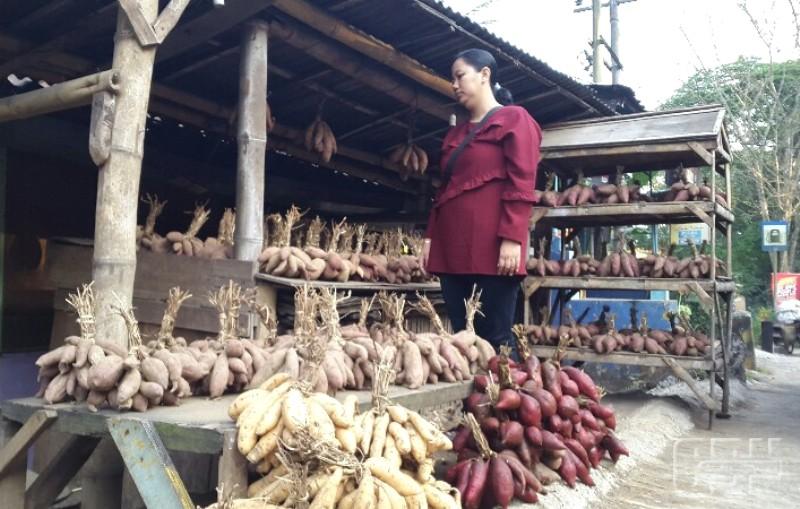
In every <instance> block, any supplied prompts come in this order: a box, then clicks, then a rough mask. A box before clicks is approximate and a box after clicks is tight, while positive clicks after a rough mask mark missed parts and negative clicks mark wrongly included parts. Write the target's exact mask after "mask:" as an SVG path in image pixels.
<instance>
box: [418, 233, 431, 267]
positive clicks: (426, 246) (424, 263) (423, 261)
mask: <svg viewBox="0 0 800 509" xmlns="http://www.w3.org/2000/svg"><path fill="white" fill-rule="evenodd" d="M430 256H431V239H425V240H424V241H423V243H422V256H421V257H420V260H419V264H420V266H421V267H422V270H423V272H426V273H427V272H428V259H429V258H430Z"/></svg>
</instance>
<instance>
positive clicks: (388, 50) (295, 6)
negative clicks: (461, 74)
mask: <svg viewBox="0 0 800 509" xmlns="http://www.w3.org/2000/svg"><path fill="white" fill-rule="evenodd" d="M274 4H275V7H276V8H277V9H279V10H281V11H283V12H284V13H286V14H288V15H290V16H292V17H293V18H296V19H298V20H300V21H302V22H303V23H305V24H307V25H309V26H310V27H312V28H314V29H316V30H318V31H320V32H322V33H323V34H325V35H327V36H328V37H330V38H332V39H335V40H337V41H339V42H340V43H342V44H344V45H345V46H347V47H349V48H351V49H354V50H355V51H358V52H359V53H361V54H363V55H366V56H368V57H370V58H372V59H373V60H375V61H377V62H380V63H382V64H384V65H386V66H388V67H391V68H392V69H394V70H396V71H398V72H400V73H402V74H404V75H405V76H408V77H409V78H411V79H412V80H414V81H416V82H417V83H419V84H421V85H424V86H425V87H427V88H429V89H431V90H434V91H436V92H438V93H440V94H442V95H444V96H446V97H448V98H450V99H453V98H454V94H453V87H452V85H451V84H450V82H449V81H447V80H446V79H444V78H442V77H441V76H439V75H437V74H436V73H435V72H434V71H433V70H432V69H430V68H428V67H426V66H424V65H422V64H421V63H420V62H418V61H416V60H414V59H413V58H411V57H409V56H408V55H406V54H404V53H401V52H399V51H397V50H396V49H395V48H393V47H392V46H391V45H389V44H387V43H385V42H383V41H381V40H379V39H376V38H375V37H372V36H370V35H368V34H366V33H364V32H362V31H361V30H359V29H357V28H355V27H353V26H351V25H348V24H347V23H344V22H342V21H341V20H339V19H338V18H336V17H334V16H331V15H330V14H328V13H326V12H325V11H323V10H322V9H318V8H316V7H314V6H313V5H311V4H310V3H308V2H306V1H304V0H275V2H274Z"/></svg>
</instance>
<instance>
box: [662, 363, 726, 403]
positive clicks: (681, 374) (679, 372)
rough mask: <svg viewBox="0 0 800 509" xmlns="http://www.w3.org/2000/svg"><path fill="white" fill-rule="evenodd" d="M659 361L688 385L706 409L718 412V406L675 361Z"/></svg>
mask: <svg viewBox="0 0 800 509" xmlns="http://www.w3.org/2000/svg"><path fill="white" fill-rule="evenodd" d="M661 360H662V361H663V362H664V364H666V365H667V367H669V368H670V369H671V370H672V372H673V373H675V376H677V377H678V378H680V379H681V380H683V381H684V382H686V385H688V386H689V388H690V389H691V390H692V392H694V393H695V394H696V395H697V397H698V398H700V401H702V402H703V404H704V405H705V406H706V408H708V409H709V410H712V411H716V410H719V404H718V403H717V402H716V401H714V400H713V399H712V398H711V397H710V396H709V395H708V394H706V393H705V392H703V391H702V390H701V389H700V387H698V386H697V381H696V380H695V379H694V378H692V375H690V374H689V372H688V371H686V369H684V368H683V366H681V365H680V364H678V363H677V362H676V361H675V359H671V358H669V357H662V359H661ZM712 378H713V377H712Z"/></svg>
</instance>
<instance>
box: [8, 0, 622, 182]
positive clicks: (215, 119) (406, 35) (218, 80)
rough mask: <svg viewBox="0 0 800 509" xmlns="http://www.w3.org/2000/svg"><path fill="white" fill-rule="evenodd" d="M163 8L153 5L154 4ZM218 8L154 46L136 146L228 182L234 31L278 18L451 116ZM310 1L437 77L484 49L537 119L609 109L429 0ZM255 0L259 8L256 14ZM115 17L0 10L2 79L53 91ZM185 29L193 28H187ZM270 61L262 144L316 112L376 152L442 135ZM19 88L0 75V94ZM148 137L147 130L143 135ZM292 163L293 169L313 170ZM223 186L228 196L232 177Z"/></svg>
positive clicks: (192, 16) (373, 100)
mask: <svg viewBox="0 0 800 509" xmlns="http://www.w3.org/2000/svg"><path fill="white" fill-rule="evenodd" d="M166 4H167V1H165V0H162V1H161V7H162V8H163V7H164V6H165V5H166ZM226 4H227V5H226V6H225V7H223V8H221V9H216V10H215V9H214V8H213V7H212V2H211V1H202V2H191V3H190V4H189V7H188V8H187V10H186V12H185V13H184V15H183V17H182V19H181V22H180V23H179V24H178V26H177V27H176V29H175V31H173V33H172V34H170V36H169V37H168V38H167V40H166V41H165V42H164V44H163V45H162V47H161V48H159V50H158V53H157V57H156V58H157V60H156V66H155V71H154V87H153V94H152V96H151V101H150V115H151V119H150V122H149V123H148V129H149V130H150V132H151V134H149V135H148V140H147V141H148V144H151V143H153V144H155V145H156V146H159V145H160V147H161V148H163V149H165V150H169V151H170V152H172V153H177V154H178V155H182V156H185V157H186V158H188V159H189V160H198V159H200V160H202V161H203V162H204V163H205V164H209V163H210V164H219V165H221V166H224V167H227V171H226V173H225V174H224V175H226V180H227V181H229V182H230V181H231V177H232V171H233V167H235V163H234V161H235V157H236V156H235V142H232V123H231V122H232V112H233V111H235V105H236V101H237V95H238V68H239V58H240V57H239V50H238V46H239V42H240V40H241V37H242V27H243V26H244V24H245V23H246V22H247V21H249V20H253V19H260V20H264V21H267V22H281V23H284V24H285V25H286V26H289V27H291V28H296V29H298V30H301V31H305V32H307V33H310V34H313V35H314V36H316V37H320V38H322V40H323V41H324V42H325V44H326V45H330V46H332V47H335V48H336V49H337V50H338V51H340V52H343V53H344V54H345V55H346V56H347V57H348V58H351V59H353V60H354V61H356V62H358V63H359V64H360V65H362V66H363V69H364V72H370V71H371V70H375V71H378V72H383V73H386V74H388V75H389V76H391V77H392V78H393V79H394V80H395V81H396V83H398V84H400V85H404V86H406V87H410V88H411V89H413V90H415V91H416V93H417V94H418V95H419V96H420V97H425V98H428V99H430V100H432V101H433V102H434V103H438V104H439V105H441V107H443V108H446V109H447V110H449V111H452V110H454V109H455V106H454V104H453V102H452V98H450V97H447V96H445V95H442V94H441V93H438V92H436V91H433V90H431V89H427V88H425V87H424V86H422V85H420V84H418V83H417V82H415V81H413V80H411V79H410V78H408V77H406V76H405V75H403V74H400V73H399V72H396V71H395V70H393V69H391V68H390V67H387V66H384V65H383V64H380V63H377V62H375V61H373V60H370V59H368V58H367V57H365V56H363V55H361V54H359V53H356V52H355V51H353V50H351V49H349V48H346V47H344V46H342V45H340V44H338V43H337V42H336V41H334V40H333V39H329V38H326V37H325V36H324V35H322V34H320V33H319V32H315V31H314V30H313V29H310V28H308V27H304V26H303V25H302V24H301V23H300V22H299V21H298V20H295V19H292V18H291V17H289V16H287V15H286V14H284V13H282V12H281V11H279V10H278V9H276V8H275V7H270V6H269V2H267V1H264V0H247V1H245V0H238V1H234V0H229V1H228V2H227V3H226ZM312 4H313V5H314V6H315V7H317V8H319V9H322V10H324V11H325V12H326V13H327V14H329V15H332V16H334V17H336V18H338V19H340V20H342V21H344V22H346V23H348V24H350V25H352V26H354V27H356V28H358V29H360V30H361V31H363V32H365V33H368V34H370V35H372V36H374V37H376V38H377V39H380V40H381V41H383V42H385V43H388V44H389V45H391V46H393V47H394V48H396V49H397V50H398V51H400V52H402V53H404V54H406V55H408V56H410V57H411V58H413V59H415V60H417V61H419V62H420V63H422V64H423V65H425V66H427V67H428V68H430V69H431V70H432V71H434V72H435V73H436V74H438V75H440V76H443V77H446V76H449V69H450V64H451V61H452V58H453V55H455V54H456V53H457V52H458V51H461V50H463V49H465V48H469V47H482V48H485V49H488V50H489V51H492V52H493V53H494V54H495V56H496V57H497V60H498V64H499V69H498V79H499V81H500V82H502V83H503V85H504V86H506V87H507V88H509V89H510V90H511V91H512V92H513V93H514V95H515V98H516V99H517V102H518V103H520V104H521V105H522V106H524V107H526V108H527V109H528V110H529V111H530V112H531V114H532V115H533V116H534V118H536V119H537V120H538V121H539V122H540V123H541V124H544V125H546V124H550V123H553V122H559V121H564V120H570V119H576V118H591V117H600V116H608V115H613V114H615V111H614V110H613V109H612V107H610V106H609V105H608V104H606V103H605V102H603V101H602V100H601V99H600V98H599V97H598V96H597V95H596V94H595V93H594V92H593V91H592V90H591V89H590V88H588V87H585V86H583V85H581V84H579V83H577V82H575V81H574V80H572V79H570V78H569V77H567V76H565V75H563V74H560V73H558V72H556V71H554V70H553V69H551V68H550V67H548V66H547V65H545V64H544V63H542V62H541V61H539V60H536V59H535V58H533V57H531V56H529V55H527V54H525V53H524V52H522V51H520V50H519V49H517V48H515V47H513V46H511V45H510V44H508V43H507V42H505V41H503V40H501V39H499V38H497V37H495V36H493V35H492V34H491V33H489V32H487V31H486V30H485V29H483V28H482V27H480V26H478V25H476V24H474V23H472V22H471V21H470V20H469V19H467V18H465V17H463V16H461V15H459V14H457V13H455V12H454V11H452V10H450V9H448V8H446V7H444V6H442V5H441V4H440V3H438V2H437V1H435V0H316V1H314V2H312ZM259 5H261V6H263V8H254V6H259ZM259 9H260V10H259ZM250 11H252V12H250ZM239 13H244V14H239ZM116 15H117V2H115V1H113V0H82V1H81V2H75V1H74V0H6V1H4V2H2V3H0V76H6V75H9V74H12V73H13V74H15V75H16V76H17V77H24V76H29V77H31V78H32V79H33V80H44V81H46V82H49V83H55V82H58V81H61V80H64V79H69V78H75V77H78V76H81V75H85V74H88V73H92V72H96V71H98V70H102V69H107V68H109V67H110V63H111V59H112V52H113V36H114V30H115V25H116V22H115V20H116ZM192 23H194V25H192ZM204 23H205V25H204ZM193 26H195V27H204V28H203V29H202V30H200V29H196V30H194V31H188V30H186V27H193ZM269 59H270V73H269V101H270V105H271V107H272V111H273V114H274V115H275V116H276V118H277V120H278V123H279V124H281V126H283V127H285V128H287V130H283V131H276V132H273V133H272V136H273V138H274V139H276V140H278V141H280V142H283V143H284V144H285V145H286V146H296V140H295V139H294V136H295V134H296V131H297V130H302V129H304V128H305V126H307V125H308V124H309V123H310V122H311V121H312V120H313V118H314V117H315V116H316V115H317V114H318V113H319V112H321V113H322V114H323V116H324V117H325V119H326V120H327V121H328V123H329V124H330V125H331V127H332V129H333V131H334V132H335V133H336V136H337V139H338V141H339V145H340V147H342V146H344V147H347V148H350V149H354V150H356V151H360V153H366V154H373V155H380V156H383V155H385V154H387V153H388V151H390V150H391V149H392V148H394V147H395V146H396V145H397V144H399V143H403V142H405V141H406V139H407V138H408V137H409V135H411V136H412V137H413V138H415V139H416V140H418V143H419V144H420V145H422V146H423V148H425V149H426V150H428V152H429V153H430V154H432V155H433V156H434V157H432V160H434V161H435V160H436V157H435V154H437V153H438V148H439V146H440V142H441V137H442V136H443V134H444V132H445V131H446V129H447V122H446V120H443V119H442V118H441V116H436V115H433V114H431V112H430V111H426V110H425V109H423V108H421V107H417V106H416V105H415V104H408V103H404V102H401V101H400V100H398V99H396V98H393V97H392V96H391V94H389V93H388V92H387V90H382V89H380V88H376V87H375V86H374V85H367V84H365V83H364V81H363V80H361V79H359V76H357V75H356V76H354V75H353V74H352V73H347V72H343V71H341V70H339V69H338V68H336V67H335V66H331V65H329V63H328V62H326V61H325V59H320V58H314V57H312V56H310V55H309V54H308V53H307V52H304V51H302V50H300V49H297V48H296V47H294V46H293V45H290V44H288V43H286V42H285V41H284V40H282V39H281V38H277V37H273V38H271V39H270V48H269ZM19 90H21V89H15V88H13V87H11V86H10V85H8V84H7V83H5V80H3V84H2V85H0V96H2V95H9V94H11V93H15V92H18V91H19ZM87 111H88V109H87V108H84V109H81V110H75V111H72V112H68V113H66V114H62V115H60V116H61V117H62V119H70V120H74V121H75V122H76V124H78V125H88V118H89V116H88V114H87ZM155 133H158V135H157V136H153V135H152V134H155ZM209 140H213V143H211V142H210V141H209ZM279 152H280V151H279ZM290 152H291V151H290ZM299 159H300V160H302V157H301V158H299ZM336 159H338V160H339V167H338V169H337V171H338V174H339V175H342V174H345V173H347V172H346V171H343V167H344V169H345V170H346V169H347V167H351V168H352V169H353V170H354V171H353V172H354V173H355V174H356V175H358V177H359V178H363V179H364V180H366V181H370V182H380V183H381V184H384V185H386V186H387V187H388V188H389V189H392V190H394V192H401V193H406V194H414V193H416V192H418V191H419V189H421V184H422V183H421V182H419V181H418V180H417V181H415V179H414V178H413V177H412V179H410V180H409V181H407V182H406V181H402V180H401V179H400V178H399V176H398V175H397V173H396V172H393V171H391V170H389V169H386V168H381V167H376V166H375V165H374V164H370V163H369V161H367V160H366V159H365V158H363V157H362V158H360V160H359V159H358V158H350V159H348V156H347V155H344V154H340V156H338V157H337V158H336ZM300 160H295V161H294V162H293V163H291V164H298V165H301V166H302V165H309V164H310V165H312V166H314V165H316V164H317V162H315V161H309V160H308V159H306V160H305V161H300ZM287 164H288V163H287ZM315 168H316V166H315ZM356 169H358V170H359V171H355V170H356ZM310 171H311V172H314V171H317V170H310ZM228 172H230V173H228ZM370 175H374V176H375V178H370ZM216 178H219V175H218V176H217V177H216ZM340 178H343V177H340ZM230 187H231V190H232V183H231V184H230Z"/></svg>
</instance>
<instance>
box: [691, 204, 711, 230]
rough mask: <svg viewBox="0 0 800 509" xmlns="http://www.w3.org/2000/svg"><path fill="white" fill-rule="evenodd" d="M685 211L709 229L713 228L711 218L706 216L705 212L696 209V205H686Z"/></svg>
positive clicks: (698, 208)
mask: <svg viewBox="0 0 800 509" xmlns="http://www.w3.org/2000/svg"><path fill="white" fill-rule="evenodd" d="M686 209H687V210H688V211H689V212H691V213H692V214H694V215H696V216H697V218H698V219H700V220H701V221H702V222H704V223H705V224H706V225H707V226H708V227H709V228H712V229H713V228H714V220H713V219H711V216H709V215H708V214H706V212H705V211H704V210H703V209H701V208H700V207H698V206H697V205H696V204H693V203H687V204H686Z"/></svg>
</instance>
